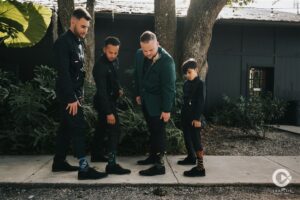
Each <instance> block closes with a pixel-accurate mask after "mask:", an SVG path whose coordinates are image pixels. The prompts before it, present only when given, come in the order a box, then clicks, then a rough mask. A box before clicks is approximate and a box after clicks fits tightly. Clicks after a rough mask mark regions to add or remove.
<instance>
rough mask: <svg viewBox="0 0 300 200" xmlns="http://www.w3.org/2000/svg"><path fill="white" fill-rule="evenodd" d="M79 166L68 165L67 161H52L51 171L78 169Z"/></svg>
mask: <svg viewBox="0 0 300 200" xmlns="http://www.w3.org/2000/svg"><path fill="white" fill-rule="evenodd" d="M78 169H79V167H77V166H72V165H70V164H69V163H68V162H67V161H53V163H52V172H72V171H78Z"/></svg>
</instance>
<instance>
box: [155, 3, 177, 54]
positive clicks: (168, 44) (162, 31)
mask: <svg viewBox="0 0 300 200" xmlns="http://www.w3.org/2000/svg"><path fill="white" fill-rule="evenodd" d="M154 3H155V4H154V5H155V6H154V12H155V16H154V19H155V32H156V35H157V37H158V41H159V43H160V45H161V46H162V47H163V48H165V49H166V50H167V51H168V52H169V53H170V54H171V55H172V56H173V57H175V52H176V51H175V44H176V28H177V25H176V7H175V0H155V2H154Z"/></svg>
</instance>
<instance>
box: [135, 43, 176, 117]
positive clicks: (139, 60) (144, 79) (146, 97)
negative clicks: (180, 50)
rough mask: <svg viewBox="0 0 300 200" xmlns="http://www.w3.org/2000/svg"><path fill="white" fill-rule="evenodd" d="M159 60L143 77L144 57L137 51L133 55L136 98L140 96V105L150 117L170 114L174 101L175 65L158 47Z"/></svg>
mask: <svg viewBox="0 0 300 200" xmlns="http://www.w3.org/2000/svg"><path fill="white" fill-rule="evenodd" d="M158 53H159V55H160V57H159V59H157V60H156V62H154V63H153V64H152V65H151V66H150V67H149V68H148V70H147V71H146V73H145V74H144V75H143V65H144V59H145V57H144V55H143V52H142V50H141V49H139V50H138V51H137V53H136V55H135V62H134V67H135V87H136V96H141V99H142V104H143V106H145V107H146V109H147V111H148V113H149V115H150V116H160V115H161V113H162V112H171V110H172V107H173V104H174V100H175V91H176V90H175V80H176V72H175V63H174V60H173V58H172V57H171V56H170V55H169V54H168V52H167V51H166V50H164V49H163V48H161V47H159V49H158Z"/></svg>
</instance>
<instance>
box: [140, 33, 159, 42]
mask: <svg viewBox="0 0 300 200" xmlns="http://www.w3.org/2000/svg"><path fill="white" fill-rule="evenodd" d="M151 40H157V38H156V35H155V33H153V32H151V31H145V32H144V33H143V34H142V35H141V37H140V42H149V41H151Z"/></svg>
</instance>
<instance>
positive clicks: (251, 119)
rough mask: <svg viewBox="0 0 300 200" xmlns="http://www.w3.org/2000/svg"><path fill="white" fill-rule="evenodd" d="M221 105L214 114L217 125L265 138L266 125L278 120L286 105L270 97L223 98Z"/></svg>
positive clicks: (268, 95)
mask: <svg viewBox="0 0 300 200" xmlns="http://www.w3.org/2000/svg"><path fill="white" fill-rule="evenodd" d="M223 101H224V102H223V105H222V106H221V108H220V109H218V111H216V112H215V113H214V116H213V121H214V122H215V123H217V124H221V125H225V126H232V127H237V128H240V129H241V130H242V131H244V132H246V133H250V132H251V131H254V132H255V133H256V134H257V135H259V134H260V133H263V136H265V134H264V133H265V130H266V128H267V127H266V126H265V125H266V124H268V123H273V122H275V121H276V120H279V119H280V118H281V117H282V116H283V115H284V112H285V108H286V103H285V102H284V101H281V100H279V99H277V98H273V97H272V95H270V94H267V95H263V96H252V97H250V98H245V97H242V96H241V97H239V98H238V99H230V98H229V97H228V96H224V98H223Z"/></svg>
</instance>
